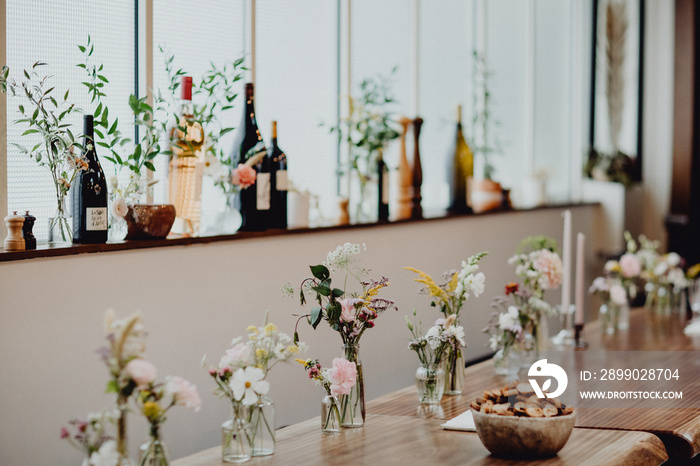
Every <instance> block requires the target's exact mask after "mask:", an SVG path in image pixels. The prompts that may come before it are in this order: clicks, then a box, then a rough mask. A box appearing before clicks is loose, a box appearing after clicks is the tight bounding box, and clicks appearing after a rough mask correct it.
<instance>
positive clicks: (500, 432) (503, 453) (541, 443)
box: [472, 409, 576, 459]
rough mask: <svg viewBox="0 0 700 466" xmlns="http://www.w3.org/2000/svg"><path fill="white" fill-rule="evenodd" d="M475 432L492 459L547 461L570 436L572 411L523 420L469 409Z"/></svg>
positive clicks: (574, 414) (573, 418) (574, 413)
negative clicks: (559, 414)
mask: <svg viewBox="0 0 700 466" xmlns="http://www.w3.org/2000/svg"><path fill="white" fill-rule="evenodd" d="M472 414H473V415H474V424H475V425H476V433H477V434H478V435H479V439H480V440H481V443H483V444H484V446H485V447H486V449H487V450H488V451H490V452H491V454H493V455H494V456H499V457H503V458H518V459H529V458H549V457H551V456H554V455H556V454H557V452H558V451H559V450H561V449H562V448H563V447H564V445H566V442H567V441H568V440H569V437H570V436H571V431H573V429H574V423H575V421H576V412H573V413H571V414H567V415H566V416H554V417H524V416H501V415H499V414H484V413H482V412H480V411H475V410H473V409H472Z"/></svg>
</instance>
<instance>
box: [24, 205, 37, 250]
mask: <svg viewBox="0 0 700 466" xmlns="http://www.w3.org/2000/svg"><path fill="white" fill-rule="evenodd" d="M34 222H36V217H35V216H33V215H30V214H29V211H28V210H27V211H26V213H25V215H24V225H23V226H22V237H23V238H24V248H25V249H36V237H35V236H34V233H33V232H32V228H34Z"/></svg>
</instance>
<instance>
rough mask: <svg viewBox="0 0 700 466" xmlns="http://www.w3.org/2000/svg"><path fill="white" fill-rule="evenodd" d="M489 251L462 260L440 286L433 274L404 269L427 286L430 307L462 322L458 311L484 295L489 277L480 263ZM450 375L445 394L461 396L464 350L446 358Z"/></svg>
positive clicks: (457, 323) (454, 352)
mask: <svg viewBox="0 0 700 466" xmlns="http://www.w3.org/2000/svg"><path fill="white" fill-rule="evenodd" d="M486 254H487V253H486V252H482V253H479V254H477V255H475V256H472V257H470V258H469V259H468V260H467V261H462V268H461V269H460V270H459V271H453V272H449V273H447V274H446V275H447V276H448V277H449V280H448V281H447V283H445V284H443V285H438V284H437V283H436V282H435V280H433V279H432V277H431V276H430V275H428V274H427V273H425V272H421V271H420V270H418V269H415V268H413V267H404V269H405V270H410V271H411V272H415V273H417V274H418V275H419V278H414V279H413V281H415V282H418V283H421V284H423V285H424V286H425V292H427V294H428V295H430V298H431V301H430V305H431V306H433V307H437V308H439V309H440V312H442V313H443V314H444V315H445V318H448V317H450V316H451V315H455V316H456V317H455V319H457V320H458V319H459V311H460V310H461V309H462V305H463V304H464V302H465V301H466V300H467V299H469V297H470V296H471V295H474V297H479V295H480V294H481V293H483V292H484V281H485V280H486V277H485V276H484V274H483V273H482V272H479V271H478V270H479V265H478V263H479V261H480V260H481V259H482V258H483V257H484V256H485V255H486ZM456 325H459V322H456ZM446 361H447V373H446V377H445V394H446V395H458V394H460V393H462V384H463V383H464V380H463V379H464V359H463V357H462V350H461V348H459V347H457V348H452V347H451V348H450V349H449V354H448V356H447V359H446Z"/></svg>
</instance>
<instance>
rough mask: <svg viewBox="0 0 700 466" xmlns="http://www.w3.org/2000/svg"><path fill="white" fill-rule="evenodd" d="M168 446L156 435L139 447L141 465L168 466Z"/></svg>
mask: <svg viewBox="0 0 700 466" xmlns="http://www.w3.org/2000/svg"><path fill="white" fill-rule="evenodd" d="M168 464H169V463H168V447H167V446H166V445H165V443H163V442H161V441H160V439H159V438H158V437H157V436H156V437H151V440H149V441H148V442H146V443H144V444H143V445H141V446H140V447H139V466H168Z"/></svg>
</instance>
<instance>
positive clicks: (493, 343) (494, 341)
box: [489, 335, 500, 351]
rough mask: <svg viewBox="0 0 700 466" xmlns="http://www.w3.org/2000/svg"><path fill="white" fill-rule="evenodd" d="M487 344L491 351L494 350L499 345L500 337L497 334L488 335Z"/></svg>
mask: <svg viewBox="0 0 700 466" xmlns="http://www.w3.org/2000/svg"><path fill="white" fill-rule="evenodd" d="M489 346H490V347H491V350H492V351H496V348H498V347H499V346H500V337H499V336H498V335H491V336H490V337H489Z"/></svg>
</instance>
